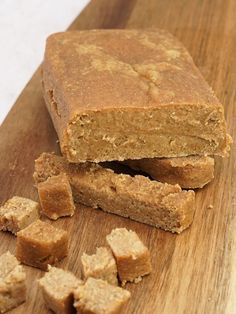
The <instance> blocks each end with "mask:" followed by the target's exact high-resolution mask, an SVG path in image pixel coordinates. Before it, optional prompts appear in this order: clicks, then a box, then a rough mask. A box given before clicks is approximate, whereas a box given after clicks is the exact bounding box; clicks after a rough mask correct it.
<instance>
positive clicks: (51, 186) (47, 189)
mask: <svg viewBox="0 0 236 314" xmlns="http://www.w3.org/2000/svg"><path fill="white" fill-rule="evenodd" d="M38 194H39V199H40V203H41V208H42V213H43V214H44V215H45V216H47V217H48V218H50V219H53V220H56V219H58V218H60V217H63V216H73V214H74V212H75V205H74V201H73V196H72V191H71V187H70V183H69V181H68V179H67V176H66V174H65V173H61V174H59V175H58V176H52V177H49V178H48V179H47V180H46V181H44V182H41V183H40V184H38Z"/></svg>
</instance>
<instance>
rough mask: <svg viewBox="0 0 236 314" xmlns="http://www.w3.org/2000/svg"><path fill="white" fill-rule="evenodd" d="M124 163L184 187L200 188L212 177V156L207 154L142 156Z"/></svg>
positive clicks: (161, 179)
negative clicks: (170, 156) (169, 156)
mask: <svg viewBox="0 0 236 314" xmlns="http://www.w3.org/2000/svg"><path fill="white" fill-rule="evenodd" d="M124 163H125V164H126V165H128V166H129V167H131V168H132V169H135V170H141V171H144V172H146V173H148V174H149V175H150V176H151V177H152V178H153V179H155V180H158V181H161V182H166V183H170V184H179V185H180V186H181V187H182V188H185V189H195V188H202V187H203V186H205V185H206V184H207V183H209V182H210V181H211V180H213V179H214V164H215V163H214V158H212V157H209V156H188V157H176V158H144V159H140V160H126V161H124Z"/></svg>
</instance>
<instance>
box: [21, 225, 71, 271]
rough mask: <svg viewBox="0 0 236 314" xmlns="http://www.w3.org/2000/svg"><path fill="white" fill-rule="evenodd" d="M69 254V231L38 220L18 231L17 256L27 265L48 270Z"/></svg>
mask: <svg viewBox="0 0 236 314" xmlns="http://www.w3.org/2000/svg"><path fill="white" fill-rule="evenodd" d="M67 254H68V234H67V232H66V231H64V230H61V229H57V228H55V227H53V226H52V225H50V224H49V223H46V222H43V221H41V220H36V221H35V222H33V223H32V224H31V225H29V226H28V227H27V228H25V229H23V230H21V231H19V232H18V233H17V242H16V257H17V258H18V260H20V261H21V262H22V263H24V264H26V265H30V266H33V267H38V268H41V269H43V270H47V267H48V264H54V263H56V262H58V261H60V260H61V259H62V258H63V257H65V256H67Z"/></svg>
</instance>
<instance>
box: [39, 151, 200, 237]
mask: <svg viewBox="0 0 236 314" xmlns="http://www.w3.org/2000/svg"><path fill="white" fill-rule="evenodd" d="M60 172H64V173H66V175H67V176H68V179H69V182H70V184H71V186H72V191H73V195H74V198H75V200H76V201H77V202H79V203H82V204H84V205H86V206H89V207H93V208H101V209H102V210H104V211H105V212H109V213H113V214H117V215H120V216H123V217H129V218H130V219H133V220H136V221H139V222H142V223H146V224H149V225H152V226H154V227H157V228H161V229H164V230H168V231H171V232H177V233H180V232H181V231H183V230H184V229H186V228H187V227H188V226H189V225H190V224H191V223H192V220H193V215H194V210H195V194H194V192H193V191H182V190H181V188H180V186H179V185H177V184H176V185H171V184H167V183H160V182H156V181H152V180H150V179H148V178H146V177H144V176H134V177H132V176H130V175H124V174H117V173H114V171H113V170H111V169H107V168H103V167H101V166H100V165H98V164H94V163H84V164H71V163H68V162H67V161H66V160H65V159H64V158H63V157H60V156H56V155H54V154H48V153H43V154H42V155H41V156H40V157H39V158H38V159H37V160H36V161H35V172H34V180H35V182H36V184H37V183H39V182H42V181H44V180H46V179H47V178H48V177H50V176H52V175H57V174H59V173H60Z"/></svg>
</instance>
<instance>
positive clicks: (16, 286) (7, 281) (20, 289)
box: [0, 252, 26, 313]
mask: <svg viewBox="0 0 236 314" xmlns="http://www.w3.org/2000/svg"><path fill="white" fill-rule="evenodd" d="M25 279H26V275H25V271H24V269H23V267H22V266H21V265H20V263H19V262H18V260H17V259H16V258H15V256H14V255H12V254H11V253H10V252H6V253H4V254H3V255H1V256H0V313H5V312H7V311H9V310H11V309H13V308H15V307H17V306H18V305H20V304H21V303H23V302H24V301H25V299H26V284H25Z"/></svg>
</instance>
